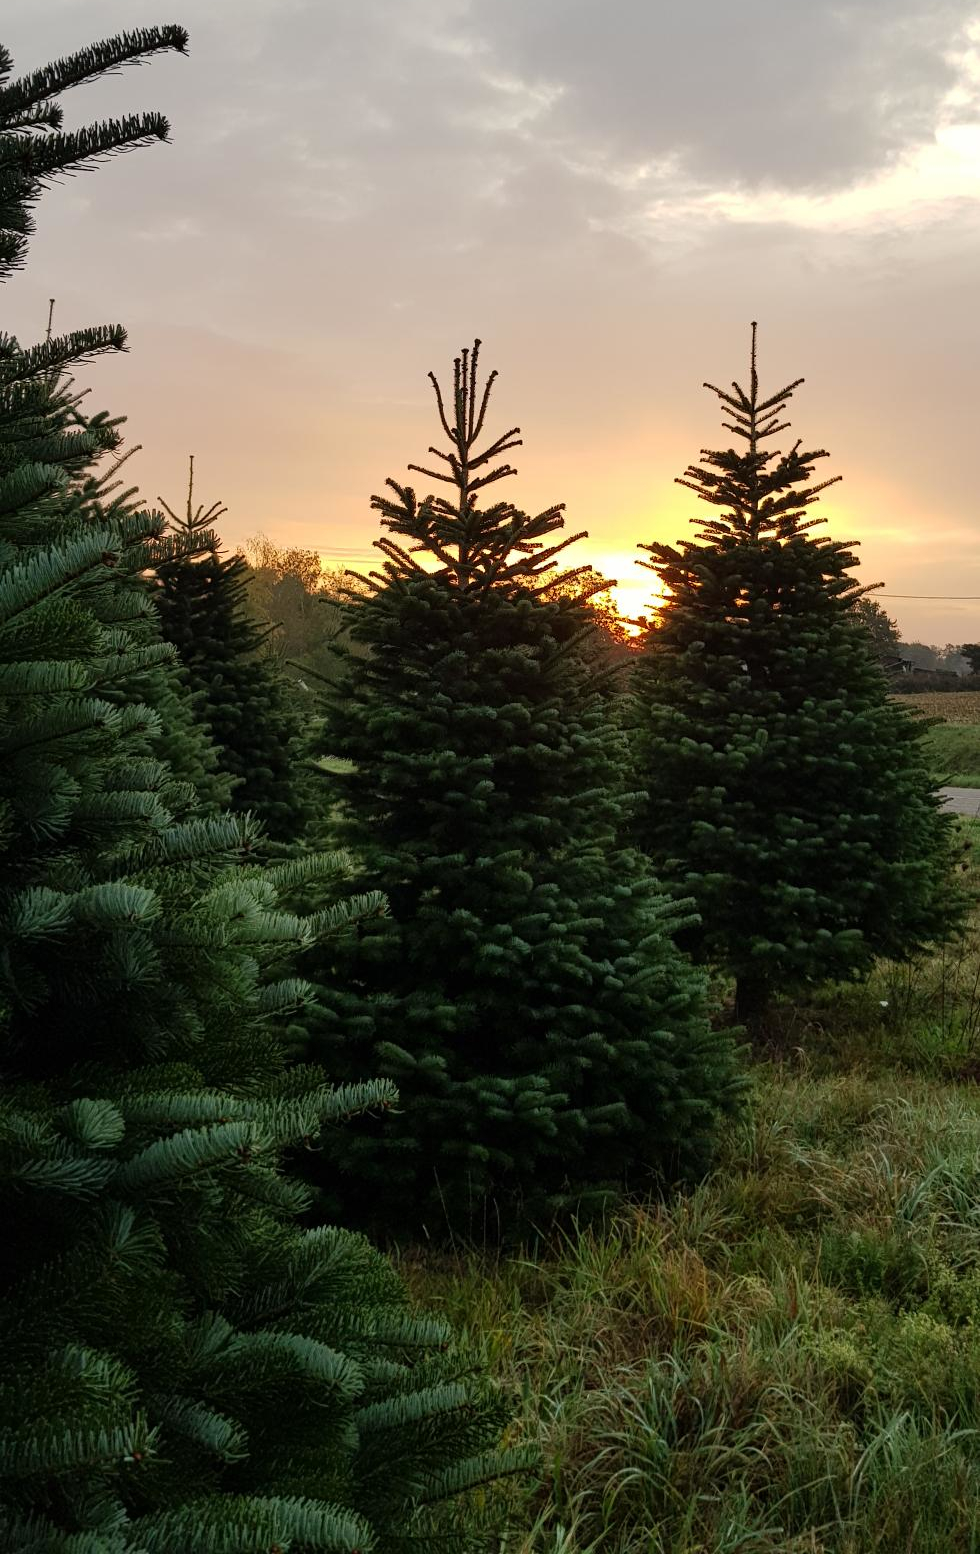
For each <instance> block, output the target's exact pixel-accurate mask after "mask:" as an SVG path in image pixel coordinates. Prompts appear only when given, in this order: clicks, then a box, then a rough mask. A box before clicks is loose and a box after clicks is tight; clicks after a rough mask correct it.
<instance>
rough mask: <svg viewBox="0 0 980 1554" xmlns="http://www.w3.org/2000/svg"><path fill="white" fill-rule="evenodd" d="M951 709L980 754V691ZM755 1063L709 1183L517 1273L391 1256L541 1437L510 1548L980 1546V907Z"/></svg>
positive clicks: (966, 843) (474, 1256) (944, 1553)
mask: <svg viewBox="0 0 980 1554" xmlns="http://www.w3.org/2000/svg"><path fill="white" fill-rule="evenodd" d="M952 699H953V698H938V697H930V698H928V702H929V703H930V705H928V706H925V707H924V708H923V710H924V711H928V712H929V713H930V715H936V712H937V709H936V708H935V702H936V701H937V700H944V701H950V700H952ZM967 699H968V700H969V702H970V703H971V706H970V708H967V707H962V709H961V707H960V706H959V704H960V703H961V702H962V701H966V700H967ZM921 700H922V701H923V702H926V700H927V699H926V698H921ZM955 700H956V702H957V704H958V705H957V707H956V709H955V710H956V711H961V710H962V711H963V712H964V713H966V712H968V711H969V712H970V713H971V714H972V715H973V716H974V717H976V718H977V719H978V722H977V723H975V724H973V725H972V726H966V725H963V726H957V725H949V730H948V731H949V733H950V734H951V735H953V736H954V737H955V736H958V735H959V734H960V733H961V732H963V733H965V734H969V736H970V738H972V739H973V740H974V741H975V746H976V748H977V750H978V751H980V698H974V697H972V696H971V697H969V698H966V697H965V696H964V697H962V698H961V697H957V698H955ZM973 704H975V705H973ZM971 729H972V731H973V732H971ZM935 732H937V731H934V733H935ZM941 732H943V733H946V732H947V730H946V729H945V728H944V729H943V730H942V731H941ZM935 747H936V748H937V749H938V750H940V751H942V752H945V750H946V749H948V748H949V747H948V746H944V745H942V743H941V741H936V746H935ZM966 748H972V747H971V746H966ZM942 758H943V757H942V756H941V755H937V760H940V759H942ZM976 769H977V770H978V771H980V760H978V763H977V768H976ZM964 770H965V771H967V772H968V771H969V770H970V768H969V766H968V765H966V766H965V768H964ZM959 775H960V774H959V773H958V774H957V779H956V780H959ZM978 781H980V778H978ZM958 824H959V827H960V837H961V840H962V844H963V849H964V851H963V865H962V866H963V868H964V869H965V870H966V871H968V873H969V874H970V876H971V882H973V883H975V882H976V881H977V880H978V879H980V872H978V868H980V857H978V845H980V823H978V822H972V821H965V820H964V821H960V822H958ZM719 991H721V990H719ZM752 1057H753V1060H754V1061H753V1063H752V1072H753V1091H752V1099H751V1104H750V1106H749V1107H748V1109H747V1111H746V1113H745V1115H744V1117H743V1118H742V1120H741V1121H740V1122H739V1123H738V1124H737V1125H734V1126H733V1127H732V1128H731V1129H730V1130H729V1132H728V1133H727V1135H726V1137H725V1139H724V1141H723V1146H722V1151H721V1155H720V1158H719V1160H718V1163H717V1166H716V1168H715V1170H714V1171H713V1173H712V1174H711V1175H710V1177H709V1178H708V1179H707V1180H705V1181H704V1182H702V1183H700V1184H699V1185H698V1186H697V1187H696V1188H694V1189H693V1190H691V1191H689V1192H686V1193H684V1194H682V1195H681V1196H680V1197H674V1198H672V1199H670V1200H668V1201H663V1202H661V1201H656V1200H646V1201H634V1202H632V1203H630V1204H628V1205H627V1206H625V1207H623V1208H622V1210H621V1211H620V1212H618V1213H617V1214H616V1215H615V1216H613V1217H611V1218H610V1219H608V1220H607V1221H606V1222H605V1223H602V1224H599V1225H589V1226H582V1227H579V1228H578V1229H577V1230H575V1231H565V1232H562V1233H558V1234H556V1233H555V1232H551V1233H550V1234H549V1235H548V1236H546V1237H545V1238H543V1240H542V1241H541V1242H539V1243H537V1244H534V1245H533V1246H532V1245H528V1246H526V1247H525V1248H523V1249H522V1250H520V1251H518V1252H515V1253H513V1254H502V1253H500V1252H498V1251H497V1250H496V1249H493V1250H491V1249H482V1250H481V1249H479V1248H476V1249H474V1248H463V1247H460V1248H458V1249H457V1250H456V1251H455V1252H454V1253H452V1254H445V1253H439V1254H436V1253H430V1252H420V1251H418V1250H417V1249H410V1250H406V1251H405V1252H403V1254H402V1256H401V1260H400V1261H401V1267H402V1271H403V1272H404V1273H405V1274H406V1276H407V1278H408V1280H409V1282H410V1284H411V1286H412V1288H413V1290H414V1291H415V1292H416V1293H417V1295H418V1296H419V1297H420V1298H421V1299H423V1300H424V1301H425V1302H426V1304H427V1305H429V1306H430V1307H436V1308H437V1309H440V1310H441V1311H443V1312H445V1313H446V1315H447V1316H449V1317H451V1319H452V1320H453V1321H454V1322H455V1323H457V1324H459V1325H460V1326H461V1327H463V1328H464V1329H465V1330H466V1331H467V1333H468V1334H469V1335H470V1336H471V1338H472V1339H473V1341H474V1342H476V1343H477V1344H478V1345H479V1346H480V1348H481V1350H482V1352H483V1354H484V1355H485V1357H486V1359H487V1361H488V1363H489V1365H490V1367H491V1369H492V1370H493V1371H494V1372H495V1373H496V1374H497V1375H498V1376H500V1377H501V1378H502V1379H503V1381H504V1382H505V1383H506V1384H507V1385H508V1386H509V1387H510V1388H511V1389H512V1390H513V1392H514V1394H515V1396H517V1397H518V1398H520V1399H521V1410H520V1422H519V1426H518V1428H517V1430H516V1432H515V1437H514V1438H515V1439H523V1440H527V1441H534V1442H543V1451H544V1455H543V1466H542V1471H541V1475H540V1478H539V1480H538V1481H537V1482H536V1484H535V1486H534V1487H533V1489H532V1490H531V1492H530V1495H529V1496H528V1495H527V1494H526V1493H525V1492H521V1491H518V1490H516V1489H514V1490H511V1492H510V1493H511V1495H512V1504H511V1507H510V1509H511V1517H512V1532H511V1535H510V1538H509V1540H508V1541H506V1542H505V1543H504V1544H502V1545H501V1548H502V1549H506V1550H507V1554H975V1551H976V1550H978V1549H980V1518H978V1510H977V1507H978V1505H980V1089H978V1080H980V914H978V915H977V916H976V917H975V918H974V920H973V922H972V923H971V926H970V929H969V931H968V932H967V934H966V935H965V937H964V938H963V940H962V941H961V942H960V943H958V944H956V945H954V946H952V947H947V948H945V949H943V950H940V951H938V952H937V953H936V954H934V955H930V956H926V957H924V958H922V959H920V960H919V961H917V962H914V963H912V964H908V965H903V966H899V965H893V964H879V965H878V966H877V967H876V968H875V970H874V972H873V974H872V975H871V976H870V977H869V978H868V980H867V981H866V982H865V983H864V984H862V985H860V986H857V987H851V988H836V989H831V990H830V991H829V992H827V993H825V994H824V995H823V996H821V997H820V998H815V999H814V1000H813V1002H812V1003H810V1004H808V1005H806V1006H803V1005H800V1004H790V1003H785V1004H783V1005H781V1006H779V1008H778V1009H777V1011H776V1015H775V1017H774V1020H773V1022H772V1023H771V1025H770V1027H769V1029H768V1031H767V1035H766V1037H765V1039H764V1041H763V1043H762V1044H761V1045H760V1046H759V1048H758V1050H756V1052H754V1053H753V1054H752Z"/></svg>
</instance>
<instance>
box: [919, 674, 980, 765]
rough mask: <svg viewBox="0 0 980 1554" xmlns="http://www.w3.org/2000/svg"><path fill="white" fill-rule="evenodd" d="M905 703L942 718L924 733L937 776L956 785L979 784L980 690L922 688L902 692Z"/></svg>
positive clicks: (924, 713) (930, 715) (928, 714)
mask: <svg viewBox="0 0 980 1554" xmlns="http://www.w3.org/2000/svg"><path fill="white" fill-rule="evenodd" d="M900 700H901V702H902V704H903V705H905V706H913V707H916V708H917V709H918V710H919V711H920V712H921V713H922V714H923V715H924V716H925V717H929V718H939V719H941V720H942V721H941V722H940V723H938V724H937V725H936V726H935V727H934V728H931V729H929V730H928V731H927V733H926V745H927V747H928V749H929V753H930V757H931V760H932V767H933V772H934V775H935V776H936V778H937V780H938V781H940V782H942V783H946V784H949V785H951V786H953V787H958V788H980V692H978V691H952V692H949V693H945V692H942V691H932V692H925V693H924V694H923V695H921V696H902V697H901V698H900Z"/></svg>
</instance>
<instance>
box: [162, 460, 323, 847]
mask: <svg viewBox="0 0 980 1554" xmlns="http://www.w3.org/2000/svg"><path fill="white" fill-rule="evenodd" d="M161 505H162V507H163V508H164V511H165V512H166V514H167V516H168V518H169V519H170V526H171V533H172V534H173V535H174V536H176V537H177V538H178V539H179V540H181V541H183V542H185V544H184V546H183V548H180V549H178V550H177V551H176V553H171V554H170V555H169V556H164V557H162V558H161V559H160V562H159V564H158V566H157V568H156V572H157V577H158V579H159V583H160V593H159V608H160V619H161V622H162V626H163V632H164V636H165V637H166V638H167V640H168V641H169V642H172V643H173V644H174V646H175V647H176V648H177V651H178V653H179V655H180V659H181V662H182V663H183V665H184V667H185V669H186V670H187V673H188V676H189V682H190V685H191V688H192V690H193V691H195V692H196V693H197V695H198V696H199V697H200V698H201V702H200V706H201V714H202V716H203V717H204V719H205V720H206V722H207V724H208V727H209V729H210V731H211V734H212V737H213V738H214V740H215V743H216V745H217V749H218V761H219V765H220V766H221V768H222V770H223V771H225V772H226V773H227V774H228V776H229V777H230V778H231V779H232V783H233V792H232V798H231V802H232V806H233V807H234V808H235V809H237V810H247V811H249V812H250V813H252V814H254V815H256V816H257V817H258V818H259V819H260V820H261V821H262V824H263V826H264V828H265V831H266V833H267V834H268V836H269V837H270V838H271V839H272V840H273V841H276V842H290V841H295V840H296V839H297V837H298V836H299V835H300V834H301V833H302V831H303V828H304V826H305V823H306V821H307V819H308V814H309V812H308V808H307V803H306V799H305V794H304V782H303V778H304V766H305V758H304V751H303V748H302V745H301V739H300V723H299V717H298V714H297V713H296V712H295V711H294V709H293V706H292V705H291V698H290V693H289V691H288V689H287V686H286V684H285V681H284V679H283V677H282V675H281V673H280V672H279V670H278V669H277V666H276V664H275V662H274V661H273V659H271V658H270V657H269V656H268V655H264V654H262V652H261V648H262V644H263V642H264V641H265V638H266V636H267V635H268V630H269V628H268V627H263V626H262V625H261V624H260V623H259V622H258V621H256V619H255V617H254V615H253V614H252V613H251V611H250V609H249V606H248V581H249V570H248V567H247V566H246V564H245V562H244V560H243V559H242V557H241V556H228V557H222V556H221V554H220V551H219V542H218V539H217V537H216V536H215V535H214V533H213V532H212V525H213V524H214V522H215V520H216V519H217V518H219V517H220V516H221V515H222V513H224V512H225V510H226V509H225V508H223V507H222V506H221V504H220V503H219V502H215V503H213V504H212V506H211V507H209V508H207V509H205V507H204V505H203V503H202V504H201V505H199V506H198V507H197V508H195V506H194V460H193V458H191V461H190V478H189V480H188V488H187V506H186V510H185V512H184V513H183V514H182V515H180V516H178V514H176V513H175V512H174V511H173V510H172V508H170V507H169V506H168V505H167V503H166V502H161Z"/></svg>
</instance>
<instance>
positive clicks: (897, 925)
mask: <svg viewBox="0 0 980 1554" xmlns="http://www.w3.org/2000/svg"><path fill="white" fill-rule="evenodd" d="M797 381H798V382H801V381H802V379H800V380H797ZM707 386H708V387H711V388H713V385H710V384H709V385H707ZM796 387H797V383H792V384H790V385H789V386H788V387H787V388H785V389H782V390H780V392H779V393H778V394H773V395H771V396H770V397H769V398H767V399H765V400H760V398H759V390H758V379H757V375H756V364H755V326H754V325H753V345H752V364H751V380H750V388H749V392H748V393H745V392H744V391H743V390H742V389H741V388H740V387H739V386H738V385H737V384H734V385H733V387H732V391H731V392H730V393H729V392H727V391H723V390H721V389H715V388H713V391H714V392H715V393H716V394H717V395H718V397H719V398H720V399H721V401H722V404H723V406H724V408H725V411H726V412H727V414H728V415H729V416H730V417H732V420H731V421H726V422H725V426H726V428H727V429H728V430H729V431H731V432H733V433H734V434H735V435H736V436H738V437H739V438H740V439H742V442H743V443H744V446H742V447H738V448H730V449H727V450H724V449H723V450H719V451H717V452H713V451H708V450H705V452H704V454H703V458H704V464H703V465H700V466H692V467H691V468H689V469H688V471H687V474H686V478H684V479H683V480H681V481H680V484H682V485H686V486H689V487H690V488H691V489H693V490H695V491H696V492H697V494H698V496H699V497H701V498H702V500H704V501H706V502H709V503H711V504H712V506H713V507H715V508H718V509H721V510H722V511H721V512H720V514H719V515H718V516H717V517H715V518H712V519H711V520H709V521H705V522H703V523H702V524H701V526H700V528H699V529H698V532H697V536H696V539H695V540H691V541H684V542H682V543H680V544H679V545H678V546H677V547H673V546H670V545H665V544H656V545H647V546H644V547H642V548H643V549H645V550H647V551H649V553H650V555H651V556H652V557H653V561H652V562H651V563H649V565H650V567H651V570H653V571H655V572H656V573H657V575H658V576H659V577H660V578H661V580H662V581H663V583H664V584H665V585H666V587H667V593H668V597H667V601H666V603H665V605H664V607H663V609H662V610H661V611H660V612H659V616H658V619H657V622H656V624H655V626H654V627H653V628H652V629H651V630H650V631H649V632H648V634H647V637H646V640H645V652H644V653H643V655H642V657H641V667H640V672H639V675H638V678H637V682H636V689H637V699H638V704H639V710H638V718H639V731H638V732H639V737H638V752H639V761H640V770H641V780H642V781H643V783H644V785H645V786H646V787H647V789H648V799H647V803H646V805H645V807H644V809H643V812H642V815H641V821H640V832H639V834H640V837H641V840H642V844H643V846H644V847H645V849H646V850H647V852H648V853H649V854H650V856H651V857H652V859H653V860H654V863H655V866H656V867H657V868H659V869H660V870H661V871H662V872H663V874H664V876H665V878H666V879H667V880H668V881H669V883H670V884H671V885H672V886H673V888H674V889H675V890H676V892H677V893H678V894H679V895H682V896H689V895H690V896H693V897H694V899H695V902H696V905H697V910H698V911H699V913H700V914H701V919H702V922H701V926H700V927H699V928H698V929H697V930H696V932H694V933H693V934H691V935H690V939H691V942H692V943H693V944H695V945H696V946H697V948H698V951H699V953H700V955H701V956H702V957H703V958H705V959H707V960H709V961H713V962H715V963H716V964H718V965H720V966H722V967H724V968H725V969H726V970H727V971H729V972H731V973H732V975H734V976H735V977H736V978H737V981H738V1004H739V1012H740V1013H741V1014H743V1015H746V1016H752V1015H753V1014H754V1013H755V1012H757V1011H758V1009H759V1008H760V1007H761V1006H762V1005H763V1004H764V1003H765V1001H766V999H767V997H768V995H769V993H770V991H771V990H773V989H790V988H793V987H796V986H799V985H800V984H804V983H808V982H814V981H818V980H820V979H824V978H844V977H849V976H852V975H857V974H860V973H861V972H863V971H865V970H866V969H867V968H868V966H869V965H870V963H871V960H872V958H873V957H874V956H875V955H877V954H883V955H889V956H899V957H900V956H904V955H906V954H908V953H910V952H912V951H914V950H915V949H917V948H918V947H919V946H921V945H922V944H923V943H924V942H925V941H928V940H929V939H931V938H933V937H934V936H935V935H937V934H941V933H943V932H944V931H946V930H947V929H948V928H950V927H951V926H952V925H953V924H954V923H955V922H956V920H957V917H958V914H959V910H960V904H959V903H958V901H957V899H956V898H955V897H954V895H953V894H952V889H951V887H950V886H949V884H948V878H947V870H948V857H949V822H948V821H947V820H946V819H945V818H944V817H942V815H941V814H940V812H939V800H938V798H937V797H936V795H935V794H934V792H933V788H932V782H931V779H930V776H929V772H928V768H927V759H926V756H925V754H924V751H923V747H922V742H921V731H920V729H919V728H917V726H916V724H915V723H914V722H913V721H912V720H911V719H910V718H909V717H908V716H907V715H906V714H905V712H904V711H902V710H901V709H900V708H898V707H897V706H895V705H894V704H893V703H892V702H890V701H889V699H888V686H887V684H886V681H885V678H884V676H883V674H882V672H881V669H880V667H879V665H878V663H877V661H876V659H875V655H874V652H873V649H872V646H871V644H870V642H869V637H868V632H867V629H866V626H865V624H864V620H863V618H862V613H861V611H860V609H859V605H860V600H861V597H862V596H861V591H860V589H859V587H858V585H857V583H856V582H855V581H854V579H853V577H852V576H851V575H850V574H851V569H852V568H853V566H854V564H855V557H854V549H853V546H852V545H851V544H845V543H843V542H841V541H837V540H832V539H830V538H828V537H827V536H815V535H814V534H813V532H812V531H813V528H814V526H815V525H816V524H819V523H820V522H821V520H820V519H817V518H811V517H808V509H809V508H810V507H811V505H812V504H813V503H814V502H815V501H816V499H817V497H818V494H819V492H820V491H822V490H823V489H824V488H825V487H826V486H827V485H830V484H832V481H829V480H828V481H824V482H822V483H821V484H817V485H814V484H812V482H811V476H812V470H813V464H814V462H815V461H816V460H817V459H819V458H823V457H825V456H826V455H825V454H824V452H823V451H822V450H821V451H818V452H802V451H801V447H800V443H799V442H796V443H794V444H793V446H792V447H791V448H790V449H789V451H788V452H786V453H784V454H779V455H777V454H775V453H773V452H771V451H768V450H766V449H765V447H764V446H763V443H764V441H765V439H768V438H770V437H772V436H774V435H775V434H776V433H778V432H779V431H782V430H784V429H785V427H786V426H787V425H788V423H787V422H780V420H779V416H780V414H781V413H782V411H783V409H784V407H785V403H786V401H787V399H788V398H789V396H790V394H791V393H792V391H793V389H794V388H796ZM773 460H775V462H773ZM834 478H835V479H836V478H839V477H834Z"/></svg>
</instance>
